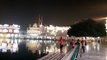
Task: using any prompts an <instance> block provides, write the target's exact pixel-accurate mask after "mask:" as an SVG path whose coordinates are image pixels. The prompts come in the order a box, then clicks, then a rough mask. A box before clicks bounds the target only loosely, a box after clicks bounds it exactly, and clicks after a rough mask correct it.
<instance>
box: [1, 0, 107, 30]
mask: <svg viewBox="0 0 107 60" xmlns="http://www.w3.org/2000/svg"><path fill="white" fill-rule="evenodd" d="M39 14H40V15H41V16H43V19H44V20H43V22H44V24H47V25H49V24H53V25H70V24H73V23H75V22H77V21H80V20H81V19H84V18H93V17H106V16H107V1H106V0H71V1H69V0H63V1H61V0H51V1H50V0H0V23H1V24H4V23H7V24H13V23H15V24H20V25H21V28H22V29H24V30H25V29H26V27H27V26H28V25H29V24H33V23H34V22H35V21H36V22H37V20H38V16H39Z"/></svg>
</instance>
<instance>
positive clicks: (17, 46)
mask: <svg viewBox="0 0 107 60" xmlns="http://www.w3.org/2000/svg"><path fill="white" fill-rule="evenodd" d="M67 43H68V42H65V46H64V49H63V52H64V53H67V52H68V50H69V49H68V47H70V46H69V44H67ZM59 51H60V50H59V44H58V42H57V41H53V40H20V39H14V40H13V39H0V59H1V60H9V59H10V60H21V59H27V60H35V59H38V58H40V57H42V56H45V55H47V54H48V53H53V52H59Z"/></svg>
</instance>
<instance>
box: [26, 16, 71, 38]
mask: <svg viewBox="0 0 107 60" xmlns="http://www.w3.org/2000/svg"><path fill="white" fill-rule="evenodd" d="M39 21H40V18H39ZM69 28H70V27H69V26H53V25H49V26H44V25H43V24H42V23H41V24H39V25H38V23H34V24H33V25H32V26H31V25H30V26H29V27H28V29H27V34H28V35H29V36H31V37H33V36H34V37H35V36H36V37H40V36H44V37H49V36H51V37H52V36H54V37H55V36H57V37H58V36H64V37H66V36H67V30H68V29H69Z"/></svg>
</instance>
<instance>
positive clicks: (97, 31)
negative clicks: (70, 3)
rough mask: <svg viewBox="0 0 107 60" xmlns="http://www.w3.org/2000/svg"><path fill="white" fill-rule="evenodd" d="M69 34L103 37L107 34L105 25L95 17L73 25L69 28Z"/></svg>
mask: <svg viewBox="0 0 107 60" xmlns="http://www.w3.org/2000/svg"><path fill="white" fill-rule="evenodd" d="M67 34H68V35H69V36H77V37H82V36H90V37H98V36H100V37H103V36H106V30H105V25H104V24H103V23H100V22H96V21H95V20H93V19H87V20H84V21H82V22H80V23H77V24H75V25H72V26H71V28H70V29H69V30H68V32H67Z"/></svg>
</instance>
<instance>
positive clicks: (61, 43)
mask: <svg viewBox="0 0 107 60" xmlns="http://www.w3.org/2000/svg"><path fill="white" fill-rule="evenodd" d="M64 41H65V40H64V39H63V38H62V37H60V39H59V40H58V42H59V46H60V53H62V52H63V51H62V49H63V47H64V43H65V42H64ZM70 45H71V47H72V49H73V48H74V47H75V45H79V47H80V49H79V51H80V53H84V52H85V46H86V45H87V42H86V40H83V39H81V40H80V39H78V40H75V39H72V40H71V41H70Z"/></svg>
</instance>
